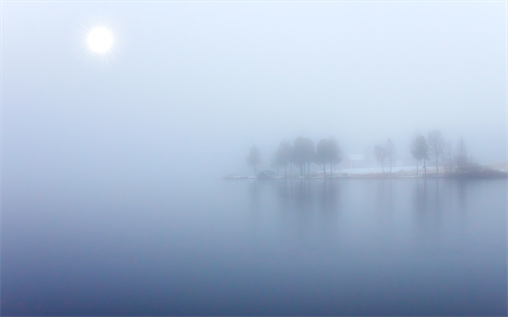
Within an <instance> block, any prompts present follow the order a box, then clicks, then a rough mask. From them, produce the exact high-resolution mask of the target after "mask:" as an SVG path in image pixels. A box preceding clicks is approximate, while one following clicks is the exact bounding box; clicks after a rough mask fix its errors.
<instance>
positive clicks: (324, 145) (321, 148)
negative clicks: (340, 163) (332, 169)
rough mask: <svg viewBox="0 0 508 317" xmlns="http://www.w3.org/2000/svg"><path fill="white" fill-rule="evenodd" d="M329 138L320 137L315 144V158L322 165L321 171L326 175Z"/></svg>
mask: <svg viewBox="0 0 508 317" xmlns="http://www.w3.org/2000/svg"><path fill="white" fill-rule="evenodd" d="M329 143H330V142H329V140H327V139H321V140H319V142H318V144H317V146H316V160H317V161H318V162H319V163H321V164H322V165H323V173H324V176H325V177H326V163H327V162H329V161H330V144H329Z"/></svg>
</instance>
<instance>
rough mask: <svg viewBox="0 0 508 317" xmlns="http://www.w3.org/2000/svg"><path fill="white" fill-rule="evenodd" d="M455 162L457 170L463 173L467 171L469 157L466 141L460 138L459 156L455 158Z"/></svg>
mask: <svg viewBox="0 0 508 317" xmlns="http://www.w3.org/2000/svg"><path fill="white" fill-rule="evenodd" d="M455 162H456V164H457V168H458V170H459V171H461V172H463V171H465V170H466V167H467V165H468V162H469V160H468V156H467V148H466V144H465V143H464V139H462V138H460V140H459V143H458V145H457V154H456V156H455Z"/></svg>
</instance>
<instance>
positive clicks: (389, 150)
mask: <svg viewBox="0 0 508 317" xmlns="http://www.w3.org/2000/svg"><path fill="white" fill-rule="evenodd" d="M385 151H386V156H387V157H388V163H389V164H390V174H391V173H392V165H393V157H394V156H395V147H394V146H393V142H392V139H388V140H386V144H385Z"/></svg>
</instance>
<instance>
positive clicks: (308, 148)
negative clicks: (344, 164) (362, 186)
mask: <svg viewBox="0 0 508 317" xmlns="http://www.w3.org/2000/svg"><path fill="white" fill-rule="evenodd" d="M451 153H452V150H451V143H449V142H445V141H444V139H443V136H442V135H441V132H440V131H439V130H433V131H430V132H429V133H428V135H427V137H424V136H423V135H421V134H417V135H416V136H415V137H414V139H413V141H412V143H411V155H412V157H413V158H414V159H415V160H416V175H417V176H418V174H419V165H420V162H423V170H424V173H425V174H426V173H427V161H428V160H429V159H430V158H432V159H433V160H434V162H435V167H436V173H437V174H438V173H439V162H440V159H441V158H442V159H443V160H446V159H447V160H448V167H447V170H448V171H450V170H451V169H452V165H453V162H452V155H451ZM374 155H375V157H376V160H377V161H378V163H379V164H380V165H381V168H382V170H383V173H385V163H386V162H388V166H389V172H390V173H391V172H392V166H393V162H394V159H395V147H394V145H393V142H392V140H391V139H388V140H387V141H386V143H385V144H384V145H376V146H375V147H374ZM341 160H342V152H341V150H340V147H339V144H338V143H337V141H336V140H335V139H334V138H328V139H321V140H319V142H318V143H317V145H314V142H313V141H312V140H311V139H308V138H305V137H301V136H300V137H297V138H296V139H295V140H294V141H293V142H292V143H291V142H289V141H282V142H281V143H280V145H279V147H278V148H277V150H276V152H275V154H274V156H273V160H272V162H271V163H272V166H274V167H276V168H283V169H284V176H286V175H287V174H286V173H287V168H288V167H289V169H290V173H291V174H292V168H293V165H294V166H296V167H297V168H299V169H300V175H306V174H307V175H309V174H310V165H311V163H315V164H318V165H321V166H322V167H323V173H324V175H325V176H326V174H327V167H329V171H330V174H332V173H333V168H334V166H335V165H337V164H339V163H340V162H341ZM247 163H248V164H249V166H251V167H252V168H253V169H254V173H255V174H257V168H258V166H259V165H260V164H261V154H260V152H259V150H258V148H257V147H256V146H253V147H252V148H251V149H250V153H249V156H248V157H247ZM454 163H455V166H456V168H457V170H459V171H464V170H465V169H466V168H468V167H470V166H471V164H472V163H471V162H470V159H469V158H468V155H467V150H466V146H465V144H464V141H463V140H462V139H460V141H459V143H458V147H457V151H456V155H455V157H454Z"/></svg>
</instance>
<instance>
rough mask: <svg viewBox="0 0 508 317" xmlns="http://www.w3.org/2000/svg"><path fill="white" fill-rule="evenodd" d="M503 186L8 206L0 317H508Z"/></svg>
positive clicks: (159, 189) (357, 186)
mask: <svg viewBox="0 0 508 317" xmlns="http://www.w3.org/2000/svg"><path fill="white" fill-rule="evenodd" d="M506 193H507V188H506V182H505V181H504V180H474V181H472V180H470V181H457V180H427V181H424V180H415V179H393V180H353V179H349V180H347V179H342V180H333V181H331V180H326V181H325V180H310V181H300V180H297V181H293V182H289V181H284V180H279V181H264V182H263V181H254V180H241V181H224V180H220V179H217V180H215V179H214V180H210V181H207V182H203V181H199V182H197V181H196V182H195V183H193V182H192V181H185V182H183V181H182V182H179V181H178V180H171V181H166V182H161V181H158V182H154V183H150V182H149V181H146V182H143V183H131V184H115V183H113V182H112V183H110V184H109V185H108V184H90V185H81V186H79V188H78V187H76V186H61V185H59V186H53V187H51V186H47V187H44V186H35V185H34V186H32V187H30V186H18V187H16V186H11V187H5V188H4V191H3V206H2V207H3V209H2V258H1V259H2V263H1V264H2V267H1V269H2V271H1V273H2V274H1V287H2V288H1V297H2V303H1V304H2V306H1V309H2V311H1V312H2V315H53V316H54V315H413V316H416V315H441V316H443V315H446V316H450V315H460V316H464V315H507V263H506V262H507V253H506V246H507V245H506V237H507V234H506V233H507V232H506V224H507V221H506V207H507V206H506Z"/></svg>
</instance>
